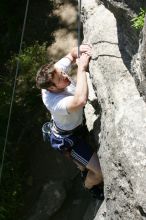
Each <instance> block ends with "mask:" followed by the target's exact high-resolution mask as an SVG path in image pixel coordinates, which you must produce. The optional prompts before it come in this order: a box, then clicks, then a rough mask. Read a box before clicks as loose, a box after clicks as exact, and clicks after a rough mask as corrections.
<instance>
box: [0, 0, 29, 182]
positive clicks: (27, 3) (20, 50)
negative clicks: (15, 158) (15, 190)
mask: <svg viewBox="0 0 146 220" xmlns="http://www.w3.org/2000/svg"><path fill="white" fill-rule="evenodd" d="M28 6H29V0H27V2H26V8H25V15H24V21H23V28H22V34H21V40H20V47H19V53H18V54H19V55H20V54H21V52H22V43H23V38H24V31H25V26H26V19H27V14H28ZM19 65H20V60H19V59H18V61H17V67H16V73H15V79H14V85H13V90H12V97H11V102H10V108H9V115H8V122H7V128H6V135H5V143H4V148H3V152H2V162H1V166H0V184H1V179H2V171H3V166H4V159H5V152H6V146H7V140H8V133H9V127H10V120H11V114H12V107H13V101H14V94H15V90H16V81H17V76H18V71H19Z"/></svg>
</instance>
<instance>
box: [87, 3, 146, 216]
mask: <svg viewBox="0 0 146 220" xmlns="http://www.w3.org/2000/svg"><path fill="white" fill-rule="evenodd" d="M107 2H109V4H110V8H111V7H112V3H113V7H114V6H115V4H116V1H112V0H111V1H107ZM118 2H119V1H118ZM122 2H124V1H122ZM122 2H119V3H118V4H116V9H117V11H116V13H118V5H119V8H120V9H119V12H120V11H121V8H123V10H124V9H125V4H126V2H125V4H122ZM92 3H93V5H92ZM89 5H90V6H89ZM88 6H89V7H88ZM83 9H84V10H83V22H84V24H83V29H84V42H89V43H91V44H92V45H93V56H92V60H91V62H90V75H91V79H92V83H93V88H94V90H95V94H96V96H97V105H98V106H99V107H98V108H100V109H101V111H100V122H99V125H100V132H99V134H98V136H97V134H96V135H95V137H96V141H97V142H98V141H99V143H100V149H99V155H100V162H101V167H102V171H103V175H104V183H105V202H106V205H105V207H106V210H104V212H106V217H105V216H103V218H105V219H114V220H116V219H122V220H127V219H130V220H141V219H145V217H146V197H145V196H144V195H146V187H145V186H146V175H145V168H146V135H145V134H146V104H145V102H144V100H143V99H142V97H140V94H139V92H138V90H137V87H136V85H135V80H134V78H133V74H132V73H131V72H130V68H129V66H131V61H132V59H133V56H134V54H135V52H137V50H138V47H137V45H136V46H134V42H137V35H135V34H133V36H134V37H133V38H131V37H130V34H132V33H134V32H132V29H130V31H129V32H128V29H127V30H126V31H127V33H126V31H124V34H123V33H122V34H121V32H119V29H118V28H119V23H118V22H117V20H116V17H115V14H113V11H112V12H111V11H109V10H108V9H106V8H105V7H104V6H103V5H96V6H95V1H91V2H89V1H87V0H86V1H84V2H83ZM127 10H128V9H127ZM128 13H131V14H132V12H130V11H129V10H128V12H127V14H125V17H124V18H123V23H124V22H125V20H126V19H127V22H129V19H130V17H131V16H128V17H126V16H127V15H128ZM129 15H130V14H129ZM120 16H123V13H122V14H119V20H120V21H121V22H122V17H120ZM127 27H128V25H127ZM120 31H122V29H121V30H120ZM121 35H122V38H123V37H124V40H123V45H122V38H121ZM125 40H126V45H125V44H124V42H125ZM124 46H125V49H124V51H121V48H122V47H123V48H124ZM133 47H134V48H133ZM127 54H128V56H127ZM127 59H128V65H127V63H126V60H127ZM90 118H91V117H90ZM87 120H91V119H88V118H87ZM95 120H96V119H95ZM87 123H88V122H87ZM93 123H94V122H93ZM91 127H93V129H94V126H93V125H92V126H91ZM104 209H105V208H104ZM99 212H100V211H99ZM96 219H97V218H96ZM99 219H100V218H99Z"/></svg>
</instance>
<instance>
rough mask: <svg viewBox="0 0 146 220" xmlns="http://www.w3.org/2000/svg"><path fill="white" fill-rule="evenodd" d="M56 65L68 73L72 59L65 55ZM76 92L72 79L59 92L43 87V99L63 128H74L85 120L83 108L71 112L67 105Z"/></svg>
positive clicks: (58, 125)
mask: <svg viewBox="0 0 146 220" xmlns="http://www.w3.org/2000/svg"><path fill="white" fill-rule="evenodd" d="M55 66H56V67H58V68H60V69H61V70H62V71H64V72H65V73H68V71H69V70H70V67H71V61H70V60H69V59H68V58H67V57H64V58H62V59H61V60H59V61H58V62H57V63H56V64H55ZM74 93H75V82H74V81H73V80H72V79H71V84H70V85H69V86H67V87H66V89H65V90H64V91H62V92H59V93H53V92H49V91H47V90H46V89H42V100H43V103H44V105H45V106H46V107H47V109H48V110H49V111H50V112H51V115H52V119H53V120H54V121H55V124H56V126H57V127H58V128H60V129H62V130H66V131H68V130H72V129H74V128H76V127H77V126H79V125H80V124H81V123H82V120H83V108H80V109H79V110H77V111H75V112H71V113H69V112H68V111H67V107H66V101H67V100H68V99H69V98H70V96H73V95H74Z"/></svg>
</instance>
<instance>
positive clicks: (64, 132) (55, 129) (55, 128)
mask: <svg viewBox="0 0 146 220" xmlns="http://www.w3.org/2000/svg"><path fill="white" fill-rule="evenodd" d="M82 127H83V125H82V124H81V125H79V126H78V127H76V128H74V129H72V130H68V131H65V130H62V129H60V128H58V127H57V126H56V124H55V122H54V121H53V130H54V131H55V132H56V133H57V134H60V135H68V134H73V133H75V132H77V131H79V130H80V129H81V128H82Z"/></svg>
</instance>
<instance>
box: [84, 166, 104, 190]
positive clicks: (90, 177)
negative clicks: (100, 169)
mask: <svg viewBox="0 0 146 220" xmlns="http://www.w3.org/2000/svg"><path fill="white" fill-rule="evenodd" d="M101 182H102V178H101V174H100V173H98V174H97V173H94V172H92V171H91V170H89V171H88V173H87V176H86V179H85V182H84V185H85V187H86V188H88V189H91V188H92V187H93V186H95V185H98V184H100V183H101Z"/></svg>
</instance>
